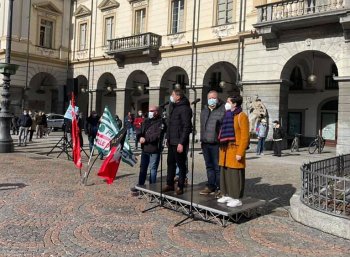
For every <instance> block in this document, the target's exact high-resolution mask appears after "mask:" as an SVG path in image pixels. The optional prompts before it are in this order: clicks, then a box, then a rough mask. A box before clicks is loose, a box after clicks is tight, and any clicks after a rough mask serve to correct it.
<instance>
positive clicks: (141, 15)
mask: <svg viewBox="0 0 350 257" xmlns="http://www.w3.org/2000/svg"><path fill="white" fill-rule="evenodd" d="M134 32H135V35H137V34H142V33H145V32H146V9H140V10H137V11H135V29H134Z"/></svg>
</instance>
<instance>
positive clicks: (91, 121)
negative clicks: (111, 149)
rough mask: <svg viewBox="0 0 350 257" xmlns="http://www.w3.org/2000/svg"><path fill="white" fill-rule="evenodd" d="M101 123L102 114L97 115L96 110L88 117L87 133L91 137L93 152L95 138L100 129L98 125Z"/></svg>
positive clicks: (90, 145)
mask: <svg viewBox="0 0 350 257" xmlns="http://www.w3.org/2000/svg"><path fill="white" fill-rule="evenodd" d="M99 124H100V116H99V115H97V112H96V111H92V112H91V114H90V116H89V117H88V118H87V119H86V122H85V134H86V135H87V136H88V139H89V149H90V152H92V148H93V146H94V143H95V138H96V135H97V131H98V126H99Z"/></svg>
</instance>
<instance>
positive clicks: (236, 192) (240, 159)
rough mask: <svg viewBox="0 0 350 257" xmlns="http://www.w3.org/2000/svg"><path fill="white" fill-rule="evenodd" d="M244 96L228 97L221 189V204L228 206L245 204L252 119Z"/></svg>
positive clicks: (222, 138) (222, 132)
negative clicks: (248, 113)
mask: <svg viewBox="0 0 350 257" xmlns="http://www.w3.org/2000/svg"><path fill="white" fill-rule="evenodd" d="M242 102H243V98H242V96H240V95H234V96H231V97H229V98H227V101H226V104H225V109H226V112H225V116H224V119H223V121H222V125H221V129H220V133H219V142H220V152H219V166H220V167H221V174H220V191H221V195H222V197H221V198H219V199H218V200H217V201H218V203H225V204H226V206H227V207H238V206H241V205H242V201H241V199H242V198H243V194H244V185H245V166H246V163H245V155H246V149H247V147H248V145H249V120H248V116H247V114H245V113H244V112H243V111H242Z"/></svg>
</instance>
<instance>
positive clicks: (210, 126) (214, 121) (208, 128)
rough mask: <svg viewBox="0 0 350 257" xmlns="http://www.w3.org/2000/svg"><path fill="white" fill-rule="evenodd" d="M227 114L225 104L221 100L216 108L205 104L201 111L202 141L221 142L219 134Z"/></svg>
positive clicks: (209, 142)
mask: <svg viewBox="0 0 350 257" xmlns="http://www.w3.org/2000/svg"><path fill="white" fill-rule="evenodd" d="M224 115H225V105H224V104H223V103H222V102H219V103H218V104H217V105H216V107H215V109H214V110H210V109H209V107H208V106H205V107H204V109H203V110H202V112H201V118H200V121H201V138H200V140H201V142H202V143H208V144H217V143H219V139H218V135H219V132H220V127H221V124H222V119H223V118H224Z"/></svg>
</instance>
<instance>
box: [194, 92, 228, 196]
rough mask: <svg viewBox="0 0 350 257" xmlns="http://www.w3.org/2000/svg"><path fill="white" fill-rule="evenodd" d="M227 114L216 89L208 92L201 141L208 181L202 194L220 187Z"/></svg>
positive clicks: (212, 191) (202, 118)
mask: <svg viewBox="0 0 350 257" xmlns="http://www.w3.org/2000/svg"><path fill="white" fill-rule="evenodd" d="M224 115H225V105H224V104H223V103H222V102H221V101H220V100H219V98H218V93H217V92H216V91H214V90H212V91H210V92H209V93H208V105H207V106H205V107H204V109H203V110H202V112H201V119H200V121H201V142H202V145H201V146H202V151H203V157H204V160H205V166H206V169H207V178H208V183H207V185H206V187H205V188H204V190H202V191H200V192H199V194H201V195H209V194H212V193H215V191H216V190H219V189H220V168H219V139H218V136H219V132H220V127H221V123H222V119H223V117H224Z"/></svg>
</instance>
